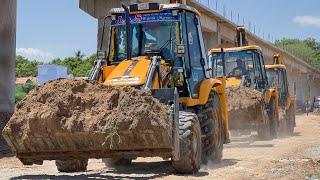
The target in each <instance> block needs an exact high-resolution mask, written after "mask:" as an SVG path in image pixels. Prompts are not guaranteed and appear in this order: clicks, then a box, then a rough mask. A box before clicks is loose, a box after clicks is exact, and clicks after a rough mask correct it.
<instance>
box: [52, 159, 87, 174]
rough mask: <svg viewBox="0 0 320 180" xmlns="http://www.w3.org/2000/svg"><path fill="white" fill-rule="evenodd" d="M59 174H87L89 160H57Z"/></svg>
mask: <svg viewBox="0 0 320 180" xmlns="http://www.w3.org/2000/svg"><path fill="white" fill-rule="evenodd" d="M56 166H57V169H58V171H59V172H67V173H72V172H85V171H87V166H88V159H86V160H56Z"/></svg>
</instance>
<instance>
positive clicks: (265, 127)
mask: <svg viewBox="0 0 320 180" xmlns="http://www.w3.org/2000/svg"><path fill="white" fill-rule="evenodd" d="M261 113H262V116H263V118H264V119H265V124H260V125H259V126H258V129H257V131H258V138H259V139H261V140H270V139H272V138H271V131H270V119H269V117H268V113H267V112H266V111H265V110H263V111H262V112H261Z"/></svg>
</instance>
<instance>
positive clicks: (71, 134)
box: [4, 79, 170, 152]
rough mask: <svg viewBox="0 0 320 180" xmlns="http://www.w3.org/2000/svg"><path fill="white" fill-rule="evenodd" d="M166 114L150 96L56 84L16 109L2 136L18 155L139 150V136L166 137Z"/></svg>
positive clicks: (81, 84) (142, 92)
mask: <svg viewBox="0 0 320 180" xmlns="http://www.w3.org/2000/svg"><path fill="white" fill-rule="evenodd" d="M169 114H170V110H169V108H168V107H167V106H166V105H164V104H161V103H160V102H159V101H158V100H157V99H155V98H153V97H152V96H151V91H150V90H140V89H136V88H132V87H118V88H116V87H108V86H104V85H101V84H99V83H97V82H88V81H85V80H74V79H60V80H54V81H50V82H48V83H46V84H44V85H43V86H41V87H38V88H36V89H34V90H32V91H31V92H30V93H29V95H28V96H27V97H26V98H25V99H24V100H23V101H21V102H20V103H18V104H17V106H16V112H15V113H14V114H13V116H12V118H11V119H10V121H9V122H8V124H7V126H6V127H5V129H4V135H5V136H6V137H7V138H6V139H7V140H9V141H11V142H12V143H13V146H14V149H15V150H16V151H21V152H25V151H27V152H28V151H31V152H32V151H34V152H37V151H52V150H56V151H70V150H78V149H82V150H84V149H85V150H88V148H89V149H90V148H99V147H102V146H103V147H106V148H119V147H120V146H121V145H126V146H128V147H129V146H130V143H135V146H137V147H138V146H139V142H131V141H134V140H133V139H134V138H137V137H136V136H139V135H140V134H139V133H141V132H142V131H146V130H148V131H149V132H150V133H152V135H153V139H154V138H157V137H158V138H161V137H162V133H164V132H165V133H167V131H168V129H169V121H170V116H169ZM126 134H133V135H132V136H133V137H131V138H130V137H126V136H129V135H126ZM149 140H150V139H149ZM149 143H150V142H149ZM151 143H154V144H156V143H158V141H157V139H155V141H154V142H151ZM140 145H141V144H140ZM86 148H87V149H86Z"/></svg>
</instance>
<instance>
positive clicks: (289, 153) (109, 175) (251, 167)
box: [0, 115, 320, 179]
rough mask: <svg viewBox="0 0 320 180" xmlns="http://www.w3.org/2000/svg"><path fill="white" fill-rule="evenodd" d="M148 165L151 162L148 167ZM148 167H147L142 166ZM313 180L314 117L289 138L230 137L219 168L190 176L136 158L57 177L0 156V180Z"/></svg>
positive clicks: (319, 172)
mask: <svg viewBox="0 0 320 180" xmlns="http://www.w3.org/2000/svg"><path fill="white" fill-rule="evenodd" d="M151 161H152V162H151ZM147 162H149V163H147ZM10 178H11V179H123V178H127V179H137V178H143V179H156V178H164V179H305V178H309V179H316V178H318V179H319V178H320V116H316V115H310V116H308V117H307V116H305V115H299V116H297V127H296V130H295V134H294V136H293V137H282V138H279V139H275V140H272V141H258V140H257V139H256V137H255V135H246V136H241V137H234V138H232V143H231V144H229V145H226V146H225V149H224V159H223V161H222V162H221V163H219V164H213V163H211V164H209V165H207V166H203V167H202V168H201V171H200V172H199V173H197V174H195V175H193V176H182V175H174V170H173V168H172V167H171V165H170V162H168V161H162V160H161V159H157V158H148V159H138V160H137V161H135V162H134V164H133V165H131V166H130V167H122V168H118V169H111V168H106V167H105V166H104V164H103V163H102V162H101V160H90V161H89V167H88V172H86V173H74V174H65V173H58V172H57V170H56V168H55V165H54V162H53V161H46V162H45V163H44V165H43V166H38V165H34V166H31V167H27V166H23V165H21V164H20V162H19V161H18V160H17V159H15V158H14V157H3V158H1V157H0V179H10Z"/></svg>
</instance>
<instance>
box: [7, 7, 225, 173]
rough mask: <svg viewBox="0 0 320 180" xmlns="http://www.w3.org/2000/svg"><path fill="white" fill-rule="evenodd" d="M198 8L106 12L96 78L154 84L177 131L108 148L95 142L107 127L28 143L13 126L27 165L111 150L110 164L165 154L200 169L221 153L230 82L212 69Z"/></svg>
mask: <svg viewBox="0 0 320 180" xmlns="http://www.w3.org/2000/svg"><path fill="white" fill-rule="evenodd" d="M199 16H200V14H199V12H198V11H197V10H195V9H194V8H192V7H189V6H187V5H185V4H179V3H174V4H158V3H143V4H133V5H130V6H129V7H126V6H123V7H122V8H115V9H112V10H111V11H110V13H109V14H108V15H107V16H106V21H105V22H106V24H105V25H104V32H106V29H107V28H108V29H109V30H110V33H109V34H110V35H109V36H107V37H106V34H108V33H104V34H103V37H102V43H106V44H108V45H109V48H108V50H107V51H104V50H102V51H99V52H98V56H99V60H97V61H96V62H95V66H94V68H93V69H92V71H91V73H90V76H89V80H92V81H99V82H100V83H101V84H103V85H105V86H109V87H110V86H130V87H135V88H137V89H142V90H143V89H150V90H151V91H152V95H153V97H154V98H157V99H158V100H159V101H160V102H161V103H163V104H166V105H167V106H169V107H170V109H171V113H170V114H168V116H170V127H169V128H170V131H169V132H170V133H168V134H167V135H164V136H163V137H161V139H162V140H163V142H146V143H145V146H144V147H139V148H137V147H131V148H130V147H127V148H123V147H122V144H119V146H117V148H113V149H107V148H106V147H105V146H103V145H102V144H103V142H101V143H100V144H101V145H99V142H95V143H90V141H98V140H99V139H98V138H95V137H97V135H98V134H99V133H100V134H101V133H103V132H87V133H77V134H76V136H75V135H74V134H70V135H68V134H65V135H64V137H65V138H70V139H69V140H68V143H70V144H65V143H64V139H61V138H60V136H58V135H57V134H51V135H50V139H45V137H43V138H44V139H43V141H46V142H47V143H44V144H42V146H40V145H39V147H34V148H32V149H28V150H26V149H24V148H23V147H24V146H22V144H21V143H17V139H15V138H14V137H15V136H14V134H10V131H4V136H5V137H6V140H7V141H8V142H11V143H10V144H11V145H12V147H13V149H14V150H15V152H16V154H17V157H18V158H19V159H20V160H21V161H22V163H24V164H26V165H31V164H34V163H38V164H39V163H41V162H42V161H43V160H57V163H56V164H57V166H58V169H59V170H60V171H68V172H72V171H83V170H86V166H87V163H86V162H87V159H89V158H107V159H106V160H105V161H106V162H107V163H108V164H115V163H117V162H119V161H123V160H124V161H127V162H130V161H131V160H132V159H135V158H137V157H154V156H159V157H164V158H171V160H172V164H173V167H174V168H175V169H176V170H177V171H178V172H179V173H194V172H197V171H198V170H199V168H200V165H201V163H206V162H208V161H209V160H212V161H219V160H220V159H221V158H222V150H223V144H224V143H227V142H229V136H228V122H227V121H228V119H227V114H226V113H227V109H226V108H227V106H226V97H225V83H223V82H222V81H221V80H219V79H217V78H215V77H213V76H212V73H211V72H210V67H209V66H208V58H207V54H206V50H205V47H204V42H203V36H202V31H201V25H200V18H199ZM109 20H110V21H109ZM107 22H111V24H108V23H107ZM133 118H134V117H133ZM43 128H46V127H43ZM146 131H147V129H146ZM75 133H76V132H75ZM118 133H119V134H130V135H132V136H133V137H136V139H135V141H143V140H146V139H147V140H148V136H150V135H148V133H146V134H140V135H139V136H136V135H135V134H134V132H131V131H129V130H127V132H118ZM149 133H150V132H149ZM142 137H145V139H142ZM38 138H39V137H38ZM122 138H126V137H125V135H123V136H122ZM140 138H141V139H140ZM159 138H160V137H159ZM149 141H152V138H149ZM22 143H34V142H33V141H32V140H30V141H28V142H22ZM148 143H150V144H153V146H148ZM34 144H36V143H34ZM54 144H64V146H66V147H70V149H72V150H70V151H67V150H62V149H61V148H60V146H54V149H52V146H50V145H54ZM92 144H96V146H94V147H92ZM97 144H98V145H97ZM154 144H156V146H155V145H154ZM74 147H76V148H74Z"/></svg>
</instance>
